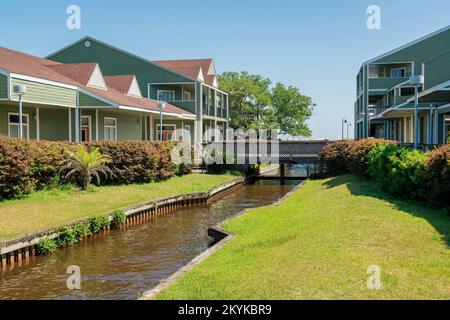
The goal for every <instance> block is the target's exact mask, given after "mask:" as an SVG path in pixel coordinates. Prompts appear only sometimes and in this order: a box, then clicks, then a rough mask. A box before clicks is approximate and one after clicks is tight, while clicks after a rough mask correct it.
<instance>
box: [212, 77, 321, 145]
mask: <svg viewBox="0 0 450 320" xmlns="http://www.w3.org/2000/svg"><path fill="white" fill-rule="evenodd" d="M219 80H220V81H219V84H220V89H221V90H224V91H226V92H228V93H229V95H230V96H229V108H230V109H229V110H230V118H231V120H230V126H231V127H232V128H235V129H238V128H240V129H244V130H248V129H256V130H258V129H280V133H281V134H290V135H294V136H305V137H309V136H311V130H310V129H309V127H308V125H307V121H308V119H309V118H310V117H311V116H312V112H313V109H314V107H315V104H314V103H313V102H312V99H311V98H310V97H308V96H305V95H302V94H301V93H300V90H299V89H298V88H296V87H294V86H285V85H284V84H282V83H276V84H275V85H272V81H270V80H269V79H267V78H264V77H263V76H261V75H253V74H249V73H248V72H241V73H237V72H225V73H223V74H222V75H221V76H220V79H219Z"/></svg>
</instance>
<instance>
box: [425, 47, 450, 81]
mask: <svg viewBox="0 0 450 320" xmlns="http://www.w3.org/2000/svg"><path fill="white" fill-rule="evenodd" d="M449 47H450V46H449ZM425 77H426V81H425V89H429V88H432V87H434V86H436V85H438V84H441V83H443V82H445V81H449V80H450V52H447V53H445V54H443V55H441V56H439V57H436V58H435V59H433V60H430V61H428V62H426V63H425Z"/></svg>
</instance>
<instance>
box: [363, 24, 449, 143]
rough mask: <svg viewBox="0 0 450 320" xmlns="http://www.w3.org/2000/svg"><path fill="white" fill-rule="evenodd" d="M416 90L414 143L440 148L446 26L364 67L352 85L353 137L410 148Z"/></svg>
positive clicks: (445, 108)
mask: <svg viewBox="0 0 450 320" xmlns="http://www.w3.org/2000/svg"><path fill="white" fill-rule="evenodd" d="M418 75H422V76H423V77H424V80H425V81H424V84H423V86H421V87H420V88H419V117H418V123H419V126H418V127H419V129H418V133H419V134H418V136H419V141H418V143H420V144H422V145H425V144H444V143H445V142H446V141H447V138H448V135H449V133H450V26H448V27H446V28H444V29H441V30H439V31H437V32H435V33H432V34H430V35H428V36H425V37H423V38H421V39H418V40H416V41H414V42H412V43H409V44H407V45H405V46H402V47H400V48H398V49H395V50H393V51H390V52H388V53H385V54H383V55H381V56H379V57H376V58H374V59H371V60H369V61H367V62H365V63H364V64H363V65H362V67H361V69H360V71H359V73H358V75H357V79H356V83H357V85H356V96H357V99H356V103H355V137H356V139H364V138H368V137H375V138H384V139H390V140H397V141H399V142H402V143H414V136H415V133H414V110H415V103H414V92H415V89H414V87H411V85H410V84H409V79H410V77H411V76H418Z"/></svg>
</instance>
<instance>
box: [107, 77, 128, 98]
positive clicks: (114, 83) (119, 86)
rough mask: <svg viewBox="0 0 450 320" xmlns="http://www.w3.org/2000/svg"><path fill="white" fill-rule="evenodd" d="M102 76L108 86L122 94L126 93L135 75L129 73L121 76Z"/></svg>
mask: <svg viewBox="0 0 450 320" xmlns="http://www.w3.org/2000/svg"><path fill="white" fill-rule="evenodd" d="M104 78H105V81H106V84H107V85H108V87H109V88H113V89H115V90H117V91H120V92H122V93H123V94H128V92H129V91H130V87H131V84H132V82H133V80H134V79H135V76H134V75H131V74H130V75H123V76H105V77H104Z"/></svg>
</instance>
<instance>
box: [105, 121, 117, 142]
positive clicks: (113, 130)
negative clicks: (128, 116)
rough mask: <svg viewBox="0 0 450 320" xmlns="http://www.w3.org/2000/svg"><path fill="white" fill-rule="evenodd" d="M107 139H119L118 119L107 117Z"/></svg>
mask: <svg viewBox="0 0 450 320" xmlns="http://www.w3.org/2000/svg"><path fill="white" fill-rule="evenodd" d="M104 135H105V140H106V141H109V140H117V119H116V118H108V117H105V134H104Z"/></svg>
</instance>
